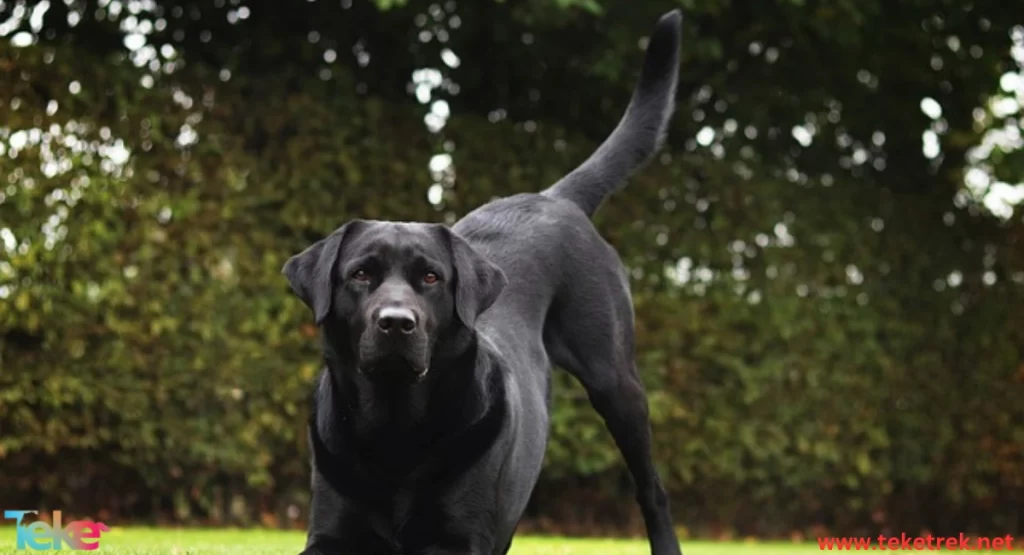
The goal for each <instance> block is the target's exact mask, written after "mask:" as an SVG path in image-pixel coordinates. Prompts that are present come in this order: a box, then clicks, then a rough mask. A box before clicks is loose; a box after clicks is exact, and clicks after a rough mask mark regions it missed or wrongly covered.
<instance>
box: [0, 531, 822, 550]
mask: <svg viewBox="0 0 1024 555" xmlns="http://www.w3.org/2000/svg"><path fill="white" fill-rule="evenodd" d="M14 536H15V533H14V528H11V527H3V528H0V553H4V554H7V553H11V554H16V553H17V554H28V553H33V552H32V551H15V549H14V546H15V543H14ZM304 541H305V534H303V533H302V532H280V531H271V530H204V529H180V530H179V529H153V528H118V527H116V526H115V527H114V528H113V530H111V531H110V532H108V533H106V534H103V536H102V538H101V539H100V545H99V549H98V550H96V551H95V552H94V553H100V554H103V553H106V554H110V555H157V554H159V555H169V554H170V555H193V554H194V555H206V554H210V555H221V554H235V553H237V554H242V553H244V554H246V555H261V554H266V555H271V554H273V555H297V554H298V553H299V551H301V549H302V546H303V543H304ZM683 548H684V550H685V555H799V554H804V553H805V554H810V553H815V552H819V551H818V547H817V545H815V544H810V545H808V544H804V545H799V544H789V543H716V542H699V541H694V542H683ZM62 551H65V552H70V551H68V550H67V549H66V548H65V549H64V550H62ZM37 553H43V552H37ZM649 553H650V550H649V549H648V547H647V543H646V542H644V541H635V540H601V539H598V540H593V539H569V538H541V537H521V538H518V539H516V541H515V543H514V544H513V545H512V551H511V555H648V554H649Z"/></svg>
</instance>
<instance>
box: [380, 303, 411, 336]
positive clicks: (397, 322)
mask: <svg viewBox="0 0 1024 555" xmlns="http://www.w3.org/2000/svg"><path fill="white" fill-rule="evenodd" d="M377 328H379V329H380V330H381V331H382V332H384V333H391V332H392V331H394V330H398V331H401V332H402V333H412V332H414V331H416V314H414V313H413V311H411V310H409V309H408V308H391V307H388V308H382V309H381V310H380V314H378V315H377Z"/></svg>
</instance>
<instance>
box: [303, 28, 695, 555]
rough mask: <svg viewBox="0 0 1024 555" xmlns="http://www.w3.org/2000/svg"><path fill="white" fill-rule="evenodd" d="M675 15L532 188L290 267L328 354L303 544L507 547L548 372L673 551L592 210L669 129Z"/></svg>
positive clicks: (338, 549)
mask: <svg viewBox="0 0 1024 555" xmlns="http://www.w3.org/2000/svg"><path fill="white" fill-rule="evenodd" d="M680 26H681V15H680V13H679V12H678V11H673V12H671V13H669V14H666V15H665V16H663V17H662V18H661V20H660V21H659V22H658V25H657V27H656V29H655V31H654V33H653V35H652V37H651V40H650V44H649V46H648V51H647V55H646V59H645V62H644V68H643V72H642V75H641V79H640V83H639V85H638V86H637V88H636V92H635V93H634V96H633V99H632V101H631V102H630V104H629V107H628V108H627V110H626V113H625V115H624V116H623V118H622V121H621V122H620V123H619V125H618V127H617V128H616V129H615V131H614V132H613V133H612V134H611V135H610V136H609V138H608V139H607V140H606V141H605V142H604V143H603V144H602V145H601V146H600V147H599V148H598V149H597V151H596V152H595V153H594V154H593V155H592V156H591V157H590V158H589V159H588V160H586V161H585V162H584V163H583V164H582V165H580V167H578V168H577V169H576V170H574V171H573V172H571V173H570V174H568V175H567V176H566V177H565V178H564V179H562V180H561V181H559V182H558V183H556V184H555V185H554V186H552V187H551V188H549V189H547V190H546V191H544V192H543V193H540V194H522V195H515V196H512V197H508V198H504V199H499V200H496V201H493V202H491V203H488V204H486V205H484V206H481V207H480V208H478V209H476V210H475V211H473V212H471V213H470V214H468V215H467V216H465V217H464V218H463V219H462V220H460V221H459V222H458V223H456V224H455V225H454V226H453V227H452V228H450V229H449V228H447V227H444V226H441V225H435V224H417V223H395V222H371V221H363V220H357V221H353V222H350V223H348V224H346V225H345V226H342V227H341V228H339V229H338V230H337V231H336V232H334V233H333V234H331V235H330V236H329V237H327V238H326V239H324V240H322V241H319V242H317V243H316V244H314V245H312V246H311V247H309V248H308V249H306V250H305V251H303V252H302V253H300V254H298V255H296V256H294V257H293V258H292V259H290V260H289V261H288V263H287V264H286V265H285V267H284V269H283V273H284V274H285V276H286V277H287V278H288V281H289V283H290V284H291V287H292V289H293V290H294V291H295V293H296V295H297V296H299V298H301V299H302V300H303V302H305V303H306V304H307V305H308V306H309V307H310V308H311V310H312V311H313V315H314V317H315V319H316V321H317V323H318V325H319V326H320V329H321V336H322V339H323V348H324V359H325V362H326V368H325V370H324V372H323V373H322V374H321V376H320V379H319V382H318V384H317V391H316V395H315V401H314V403H313V405H314V407H313V412H312V415H311V418H310V434H309V441H310V445H311V449H312V452H313V483H312V489H313V502H312V507H311V517H310V528H309V537H308V540H307V545H306V551H305V553H308V554H356V555H376V554H381V555H397V554H422V555H428V554H430V555H440V554H450V555H454V554H459V555H469V554H474V555H496V554H502V553H506V552H507V551H508V550H509V547H510V545H511V542H512V538H513V535H514V533H515V529H516V526H517V524H518V522H519V519H520V518H521V516H522V514H523V510H524V508H525V507H526V503H527V501H528V500H529V497H530V494H531V492H532V491H533V487H534V484H535V483H536V480H537V477H538V475H539V473H540V468H541V463H542V461H543V458H544V450H545V445H546V442H547V435H548V399H549V395H550V374H549V372H550V369H551V366H552V365H557V366H559V367H562V368H564V369H565V370H567V371H569V372H570V373H572V374H573V375H574V376H575V377H576V378H577V379H579V380H580V382H581V383H582V384H583V386H584V387H585V388H586V390H587V392H588V394H589V395H590V399H591V402H592V403H593V405H594V407H595V408H596V409H597V411H598V412H599V413H600V414H601V416H602V417H603V418H604V420H605V423H606V424H607V426H608V428H609V430H610V431H611V433H612V436H613V437H614V438H615V441H616V443H617V445H618V447H619V449H620V451H621V452H622V454H623V457H624V458H625V461H626V464H627V466H628V468H629V470H630V473H631V474H632V476H633V478H634V480H635V482H636V486H637V501H638V502H639V504H640V507H641V509H642V512H643V516H644V520H645V523H646V525H647V531H648V536H649V538H650V543H651V549H652V552H653V553H654V554H655V555H677V554H679V553H680V550H679V544H678V541H677V539H676V535H675V532H674V530H673V526H672V519H671V516H670V512H669V506H668V501H667V499H666V495H665V490H664V488H663V487H662V485H661V481H660V479H659V477H658V475H657V472H656V471H655V468H654V463H653V460H652V454H651V438H650V424H649V420H648V409H647V400H646V396H645V393H644V389H643V386H642V384H641V382H640V378H639V376H638V375H637V370H636V366H635V364H634V352H633V348H634V339H633V307H632V300H631V298H630V292H629V285H628V280H627V278H626V274H625V270H624V268H623V266H622V263H621V262H620V260H619V258H618V255H617V254H616V253H615V251H614V250H613V249H612V247H611V246H610V245H608V244H607V243H606V242H605V241H604V240H603V239H602V238H601V237H600V235H599V234H598V233H597V231H596V230H595V229H594V226H593V224H591V222H590V219H589V216H590V215H592V214H593V213H594V211H595V210H597V208H598V207H599V206H600V205H601V203H602V202H603V201H604V199H605V198H606V197H607V196H608V195H609V194H611V193H612V192H614V191H615V190H617V189H618V188H619V187H621V186H622V185H623V183H624V182H625V180H626V178H627V177H628V176H629V175H630V174H631V173H632V172H634V171H635V170H636V169H637V168H638V167H640V166H641V165H643V164H644V163H645V162H646V161H647V160H648V159H650V157H651V156H652V155H653V154H654V152H655V151H656V150H657V149H658V148H659V147H660V145H661V143H662V141H663V139H664V135H665V129H666V127H667V124H668V120H669V117H670V115H671V113H672V110H673V103H674V95H675V90H676V81H677V79H678V63H679V52H678V50H679V43H680ZM435 278H436V279H435ZM393 322H401V323H403V324H404V325H403V326H401V327H399V326H396V325H393Z"/></svg>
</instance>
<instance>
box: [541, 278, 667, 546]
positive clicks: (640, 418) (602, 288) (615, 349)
mask: <svg viewBox="0 0 1024 555" xmlns="http://www.w3.org/2000/svg"><path fill="white" fill-rule="evenodd" d="M616 262H618V261H617V260H616ZM602 266H604V265H602ZM603 269H608V270H610V271H611V272H614V271H616V270H618V269H619V266H618V264H616V265H615V266H614V267H612V268H608V267H607V266H604V268H602V270H603ZM604 273H605V272H603V271H599V272H598V273H597V274H594V273H590V274H587V273H582V275H580V274H577V277H578V280H577V281H576V283H575V284H574V286H573V287H571V288H566V291H564V292H563V294H562V295H560V297H561V298H560V299H558V300H557V301H556V303H555V304H554V305H553V306H552V310H551V312H550V313H549V316H548V321H547V323H546V325H545V329H544V342H545V347H546V348H547V350H548V355H549V356H550V357H551V359H552V362H554V364H555V365H557V366H559V367H561V368H563V369H565V370H567V371H568V372H570V373H571V374H572V375H573V376H575V377H576V378H577V379H578V380H579V381H580V383H581V384H582V385H583V387H584V388H585V389H586V391H587V394H588V396H589V397H590V402H591V404H592V405H593V406H594V408H595V409H596V410H597V412H598V413H599V414H600V415H601V417H602V418H603V419H604V422H605V425H606V426H607V427H608V430H609V431H610V432H611V434H612V437H613V438H614V439H615V443H616V444H617V445H618V448H619V451H620V452H621V453H622V456H623V458H624V459H625V462H626V466H627V467H628V468H629V472H630V474H631V475H632V476H633V481H634V483H635V485H636V488H637V491H636V494H637V501H638V502H639V504H640V509H641V511H642V513H643V518H644V524H645V525H646V527H647V535H648V537H649V538H650V542H651V553H653V554H654V555H680V553H681V551H680V548H679V541H678V539H677V538H676V533H675V529H674V526H673V523H672V516H671V513H670V510H669V502H668V496H667V494H666V492H665V488H664V486H663V485H662V482H661V478H660V477H659V476H658V473H657V470H656V469H655V467H654V461H653V457H652V450H651V425H650V417H649V410H648V405H647V396H646V393H645V392H644V387H643V383H642V382H641V381H640V376H639V373H638V372H637V368H636V364H635V362H634V359H633V307H632V302H631V301H630V297H629V291H628V289H626V285H625V283H624V280H623V278H620V276H619V275H615V274H614V273H613V274H612V275H610V276H609V275H607V274H606V275H603V276H602V275H600V274H604ZM620 284H621V285H620Z"/></svg>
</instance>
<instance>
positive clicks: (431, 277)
mask: <svg viewBox="0 0 1024 555" xmlns="http://www.w3.org/2000/svg"><path fill="white" fill-rule="evenodd" d="M437 279H438V278H437V274H435V273H434V272H427V273H426V274H424V275H423V283H426V284H427V285H430V284H431V283H437Z"/></svg>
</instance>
